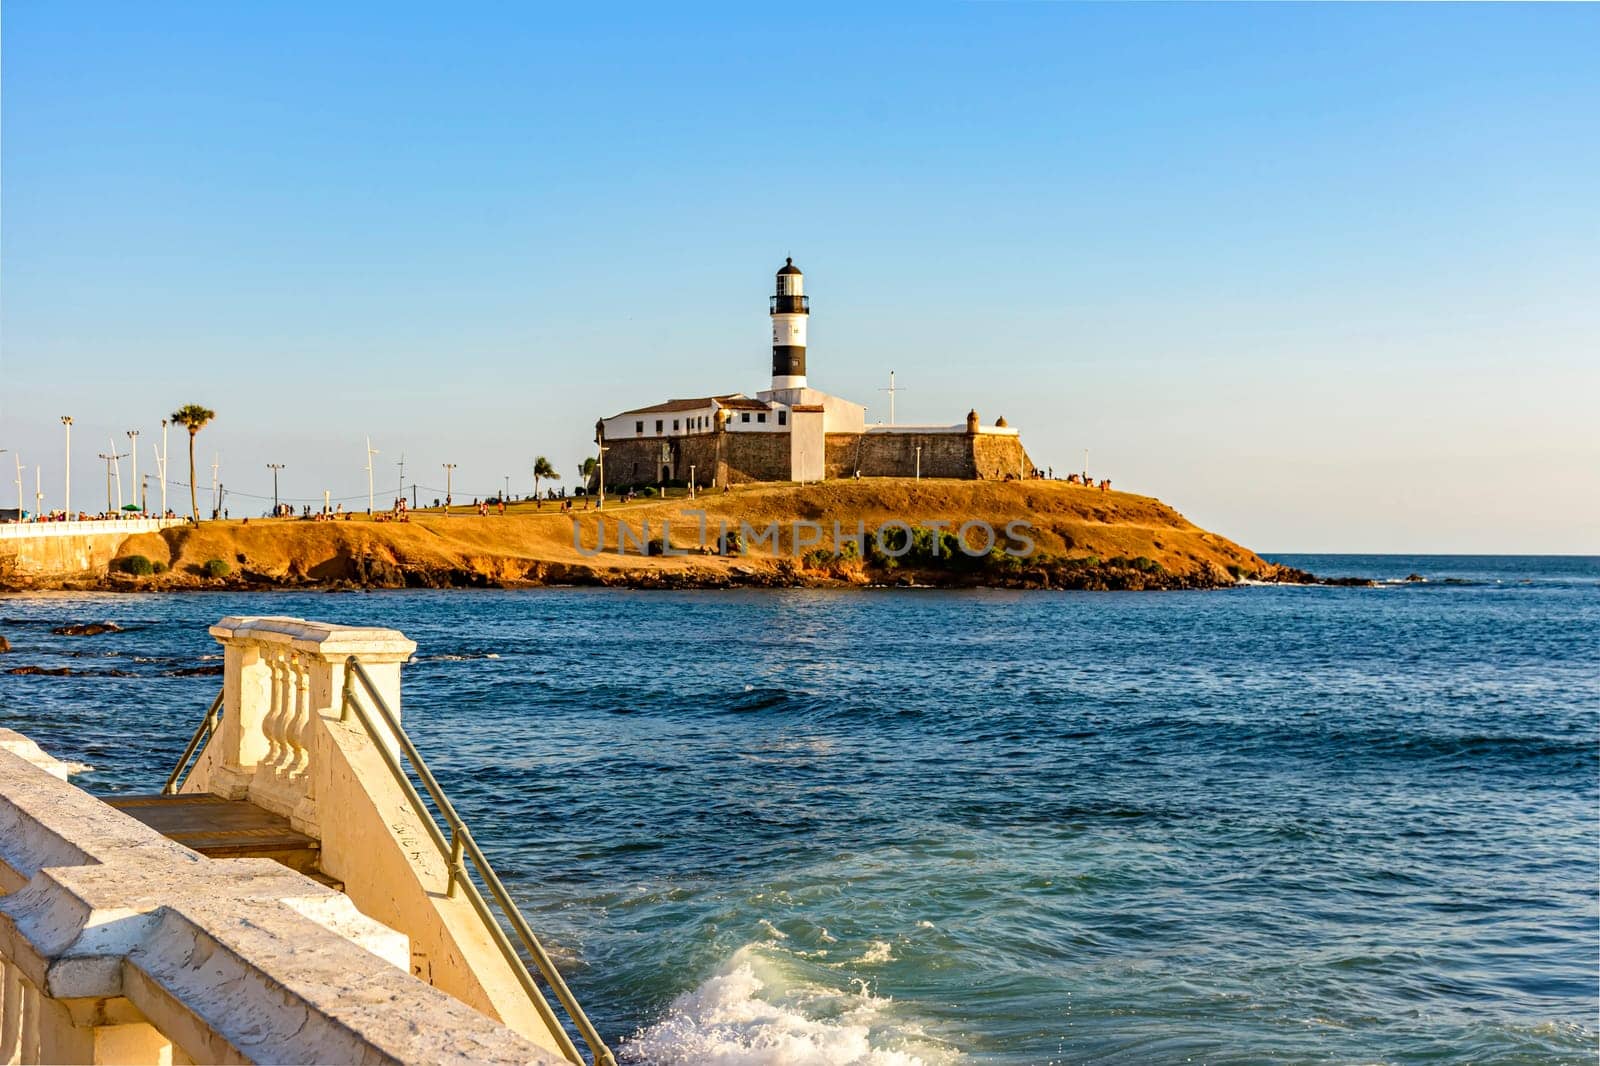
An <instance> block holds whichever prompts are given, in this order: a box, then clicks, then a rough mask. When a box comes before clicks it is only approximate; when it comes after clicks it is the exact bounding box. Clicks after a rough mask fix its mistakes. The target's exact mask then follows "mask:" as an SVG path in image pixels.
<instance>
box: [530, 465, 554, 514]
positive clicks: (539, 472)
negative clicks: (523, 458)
mask: <svg viewBox="0 0 1600 1066" xmlns="http://www.w3.org/2000/svg"><path fill="white" fill-rule="evenodd" d="M542 477H548V478H555V479H556V480H557V481H560V480H561V475H560V474H558V473H556V468H555V467H553V466H551V465H550V460H548V459H546V458H545V457H544V456H542V455H541V456H538V457H537V458H535V459H534V461H533V505H534V506H535V507H543V506H544V501H543V500H542V499H541V498H540V496H539V479H540V478H542Z"/></svg>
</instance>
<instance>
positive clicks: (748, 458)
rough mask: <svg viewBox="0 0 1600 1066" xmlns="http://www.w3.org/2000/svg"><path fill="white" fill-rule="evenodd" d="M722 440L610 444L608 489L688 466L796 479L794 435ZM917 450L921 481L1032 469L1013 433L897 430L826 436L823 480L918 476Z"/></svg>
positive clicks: (696, 436)
mask: <svg viewBox="0 0 1600 1066" xmlns="http://www.w3.org/2000/svg"><path fill="white" fill-rule="evenodd" d="M718 436H719V435H718V434H717V433H716V432H708V433H691V434H686V435H684V436H680V437H670V438H662V437H642V438H624V439H622V440H616V441H610V440H608V441H606V487H607V489H608V491H609V490H613V489H619V488H622V487H625V486H629V485H638V486H644V485H654V484H657V483H658V482H660V481H687V480H688V478H689V468H690V467H691V466H693V467H694V478H695V481H696V482H697V483H698V484H700V485H709V484H712V483H713V481H715V483H716V484H719V485H720V484H735V485H737V484H741V483H745V482H751V481H789V480H791V476H790V441H789V434H787V433H779V432H772V433H756V432H744V433H724V434H721V437H722V440H721V443H720V447H719V444H718V439H717V438H718ZM919 445H920V446H921V449H922V451H921V474H922V476H923V477H929V478H959V479H962V480H967V481H973V480H988V481H1001V480H1004V479H1005V478H1006V477H1008V476H1009V477H1025V476H1027V475H1028V474H1029V473H1030V472H1031V471H1032V469H1033V461H1032V460H1031V459H1030V458H1029V457H1028V453H1027V450H1026V449H1025V448H1024V447H1023V446H1022V438H1021V437H1019V436H1018V435H1017V434H1015V433H996V432H988V431H986V430H985V429H979V430H978V431H977V432H966V433H961V432H949V431H947V430H942V429H929V430H927V431H924V432H918V431H916V430H914V429H898V428H897V429H893V430H878V431H872V430H869V431H867V432H865V433H829V434H828V435H827V442H826V447H827V454H826V460H825V470H826V473H825V476H826V477H828V478H830V479H837V478H849V477H854V476H855V473H856V471H858V470H859V471H860V472H861V476H862V477H915V476H916V475H917V472H918V455H917V448H918V446H919ZM663 446H665V452H663ZM663 456H665V458H664V459H663ZM591 487H593V484H592V483H591Z"/></svg>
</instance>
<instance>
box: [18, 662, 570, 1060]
mask: <svg viewBox="0 0 1600 1066" xmlns="http://www.w3.org/2000/svg"><path fill="white" fill-rule="evenodd" d="M269 643H270V642H269ZM291 651H292V652H293V649H291ZM396 654H398V651H396ZM330 657H331V656H330ZM298 659H299V654H298V652H294V653H293V654H290V655H288V656H284V655H278V656H276V657H274V658H273V659H271V660H268V659H265V658H261V657H259V656H258V657H257V659H256V661H255V663H254V664H253V665H252V667H251V669H263V670H267V669H272V668H273V667H271V666H268V665H267V664H268V663H269V662H273V663H276V664H277V667H276V668H278V669H280V670H281V671H282V672H283V675H284V679H285V681H286V682H287V684H288V686H289V688H288V691H289V693H290V696H289V702H288V703H287V704H285V705H284V706H285V707H286V708H287V709H288V710H289V711H290V712H291V715H290V718H291V720H294V719H295V715H296V714H297V713H298V711H299V709H300V707H301V706H302V702H301V698H300V695H299V693H301V692H306V693H309V694H311V700H310V703H309V704H308V705H307V706H310V707H315V706H316V702H317V700H316V692H317V689H316V685H315V684H312V685H311V686H309V687H307V686H304V685H301V684H300V683H299V682H297V681H296V680H295V678H296V676H297V675H299V674H301V673H302V671H301V667H302V666H303V667H304V668H305V672H304V675H303V676H309V678H310V679H311V680H312V681H313V682H314V681H315V679H316V676H317V668H316V662H317V658H316V656H315V655H307V656H306V657H305V659H304V661H303V662H297V660H298ZM290 732H293V731H292V730H290ZM283 736H284V737H287V736H288V734H287V733H285V734H283ZM285 750H286V751H289V752H291V753H293V752H294V751H295V748H294V745H293V742H292V741H286V747H285ZM302 750H303V749H302ZM293 757H294V758H297V757H298V756H293ZM313 757H314V756H313ZM69 769H70V767H69V766H67V765H66V764H62V763H59V762H57V761H55V760H54V759H52V758H51V757H50V756H48V755H46V754H44V753H43V752H40V751H39V749H38V748H37V747H36V746H35V745H33V744H32V742H31V741H29V740H28V739H27V738H26V737H23V736H21V735H20V734H16V733H13V732H11V731H9V730H3V729H0V1066H13V1064H33V1063H62V1062H76V1063H112V1062H116V1063H152V1064H156V1063H159V1064H164V1066H165V1064H170V1066H189V1064H192V1063H194V1062H229V1063H238V1062H277V1063H295V1062H369V1063H388V1064H399V1063H409V1062H429V1063H453V1064H461V1066H466V1064H468V1063H513V1062H519V1063H534V1064H547V1066H548V1064H553V1063H556V1062H558V1061H560V1060H559V1058H558V1057H557V1056H555V1055H553V1054H552V1053H550V1052H549V1051H548V1050H546V1049H544V1048H541V1047H539V1046H537V1045H536V1044H534V1043H531V1042H529V1041H528V1040H526V1039H524V1038H523V1037H522V1036H519V1035H518V1034H517V1033H516V1032H514V1031H513V1030H511V1029H510V1028H507V1027H506V1026H505V1025H502V1024H501V1023H499V1022H497V1021H495V1020H494V1019H493V1018H491V1017H489V1016H487V1015H485V1014H483V1013H480V1012H479V1011H477V1010H474V1009H472V1008H471V1007H469V1006H467V1005H466V1004H464V1003H462V1002H461V1001H460V1000H459V999H456V998H453V997H452V996H450V995H446V994H445V993H444V992H442V991H440V990H439V989H436V988H430V987H429V986H428V985H427V984H425V983H423V982H421V981H418V980H416V979H415V978H414V977H412V976H411V975H410V974H409V973H408V972H407V970H408V969H409V968H410V964H411V957H410V956H411V949H410V946H409V944H408V940H407V937H406V936H404V935H402V934H400V933H397V932H395V931H394V930H393V929H392V928H390V927H387V926H385V925H381V924H379V923H378V922H377V921H375V920H374V919H372V918H370V917H368V916H367V915H365V914H363V913H362V912H361V911H359V910H357V909H356V907H355V905H354V904H353V903H352V901H351V900H350V899H349V898H348V897H347V896H345V895H342V894H340V893H338V892H335V891H334V890H332V889H329V888H326V887H324V886H322V885H319V884H317V883H316V882H314V881H311V880H309V879H307V878H305V877H303V876H302V875H300V874H297V873H295V872H293V871H292V870H289V869H287V868H286V867H283V866H281V865H279V864H278V863H275V862H273V861H271V860H270V859H207V858H204V857H202V856H200V855H197V854H195V853H194V852H192V851H190V850H188V849H187V848H185V847H183V846H182V845H180V844H177V843H174V842H173V841H171V840H168V839H167V838H166V837H164V836H162V835H161V834H160V833H158V832H156V831H155V830H153V829H151V828H149V827H147V826H145V825H143V824H142V823H140V822H137V821H135V820H133V819H132V818H129V817H128V816H127V815H125V814H123V813H122V812H121V811H118V810H115V809H113V808H112V807H110V806H108V805H106V804H105V803H103V802H101V801H100V800H99V799H97V798H95V797H93V796H91V795H89V794H88V793H86V792H84V791H82V790H81V789H78V788H76V787H74V786H73V785H71V784H69V783H68V782H67V781H66V780H65V777H66V774H67V772H68V770H69ZM253 769H259V766H253ZM289 769H290V770H291V771H292V765H291V766H290V767H289Z"/></svg>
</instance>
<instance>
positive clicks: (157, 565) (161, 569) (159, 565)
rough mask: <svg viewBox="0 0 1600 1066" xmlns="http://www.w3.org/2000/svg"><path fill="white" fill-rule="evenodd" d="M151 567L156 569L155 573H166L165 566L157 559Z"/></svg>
mask: <svg viewBox="0 0 1600 1066" xmlns="http://www.w3.org/2000/svg"><path fill="white" fill-rule="evenodd" d="M153 565H154V566H155V568H156V573H158V574H164V573H166V572H167V564H166V563H164V562H162V561H161V560H160V559H157V560H156V561H155V563H154V564H153Z"/></svg>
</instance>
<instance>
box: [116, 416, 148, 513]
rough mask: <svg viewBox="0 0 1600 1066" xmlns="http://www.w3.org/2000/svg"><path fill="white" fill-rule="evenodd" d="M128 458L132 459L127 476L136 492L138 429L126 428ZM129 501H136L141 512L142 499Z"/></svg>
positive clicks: (137, 488)
mask: <svg viewBox="0 0 1600 1066" xmlns="http://www.w3.org/2000/svg"><path fill="white" fill-rule="evenodd" d="M128 458H129V459H131V460H132V464H131V465H130V466H129V467H128V477H129V478H131V479H132V481H133V491H134V492H135V493H137V492H138V491H139V431H138V430H136V429H130V430H128ZM118 495H119V496H120V495H121V493H118ZM129 502H131V503H138V505H139V510H140V511H141V512H143V511H144V501H143V499H140V500H133V501H129Z"/></svg>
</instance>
